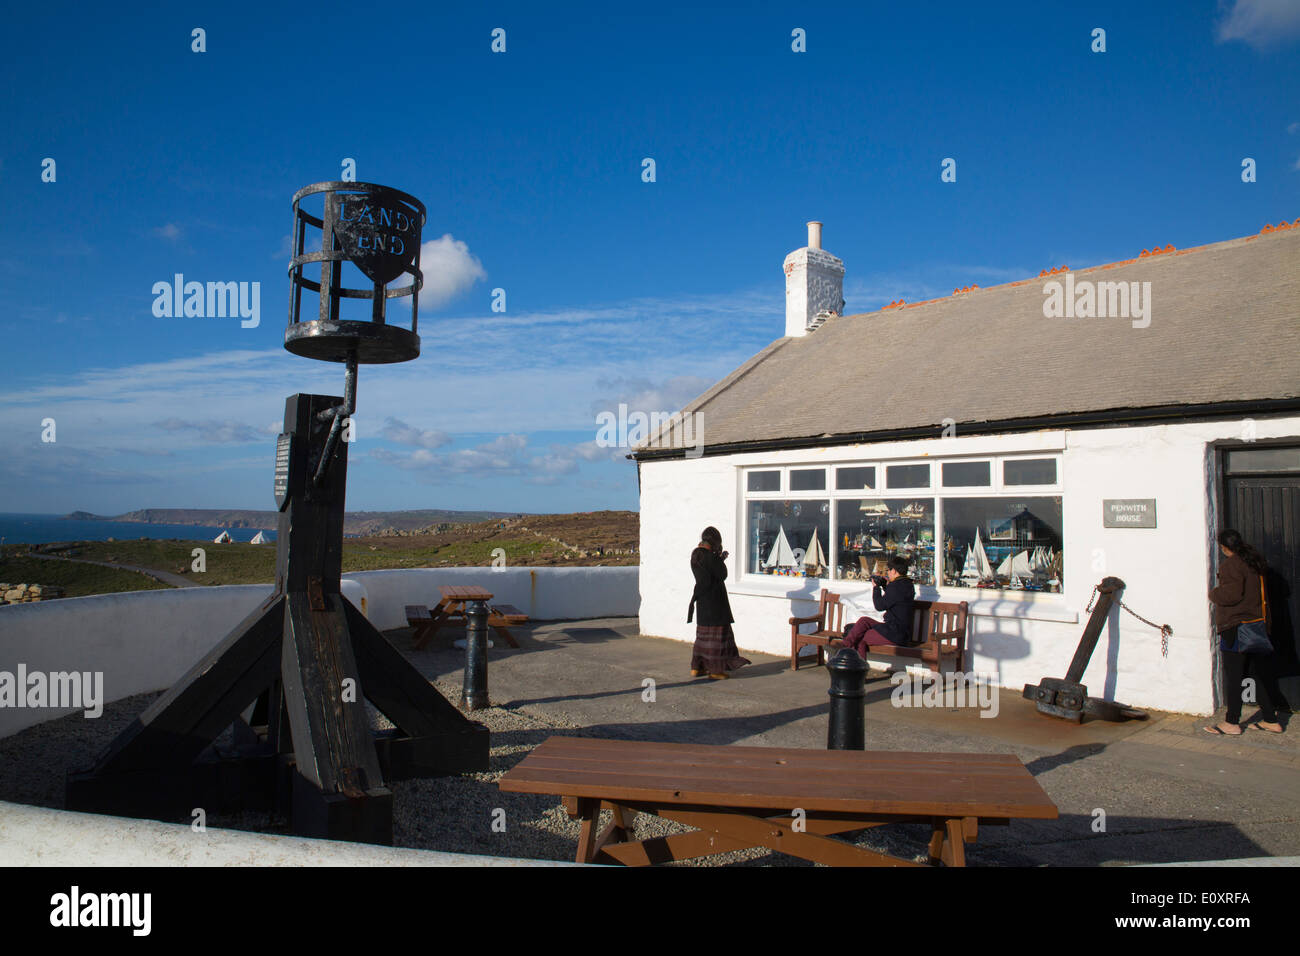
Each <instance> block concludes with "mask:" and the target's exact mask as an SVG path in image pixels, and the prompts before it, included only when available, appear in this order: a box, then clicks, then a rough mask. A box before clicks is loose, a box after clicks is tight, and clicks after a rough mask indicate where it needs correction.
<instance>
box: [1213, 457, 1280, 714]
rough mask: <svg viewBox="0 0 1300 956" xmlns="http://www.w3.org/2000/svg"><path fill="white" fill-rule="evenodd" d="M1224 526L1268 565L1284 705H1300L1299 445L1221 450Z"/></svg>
mask: <svg viewBox="0 0 1300 956" xmlns="http://www.w3.org/2000/svg"><path fill="white" fill-rule="evenodd" d="M1221 455H1222V457H1221V459H1220V461H1221V471H1220V474H1222V475H1223V491H1224V513H1223V519H1224V520H1223V527H1225V528H1236V529H1237V531H1239V532H1241V536H1242V538H1243V539H1245V541H1246V542H1247V543H1248V544H1251V545H1253V546H1254V547H1255V548H1257V549H1258V550H1259V552H1260V553H1261V554H1263V555H1264V560H1265V561H1267V562H1268V568H1269V573H1268V578H1267V580H1266V581H1265V587H1266V589H1267V595H1268V603H1269V617H1270V620H1271V625H1272V631H1271V633H1270V635H1269V636H1270V637H1271V638H1272V640H1273V646H1274V647H1275V648H1276V649H1277V665H1278V675H1279V677H1278V684H1279V686H1280V688H1281V691H1282V696H1283V697H1285V698H1286V701H1285V706H1286V707H1288V708H1289V709H1291V710H1292V711H1294V710H1295V709H1296V703H1297V702H1298V701H1300V647H1298V646H1297V638H1298V637H1300V635H1297V629H1296V603H1297V601H1296V588H1297V586H1298V585H1300V445H1271V446H1270V445H1256V444H1251V445H1241V446H1233V447H1226V448H1223V449H1221Z"/></svg>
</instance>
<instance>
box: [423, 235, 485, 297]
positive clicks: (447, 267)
mask: <svg viewBox="0 0 1300 956" xmlns="http://www.w3.org/2000/svg"><path fill="white" fill-rule="evenodd" d="M420 271H421V272H423V273H424V287H423V288H422V289H421V290H420V308H421V309H437V308H441V307H442V306H444V305H446V304H447V303H448V302H450V301H451V300H452V299H454V298H456V296H458V295H460V294H461V293H462V292H465V291H467V290H468V289H469V287H470V286H472V285H473V284H474V283H475V282H478V281H479V280H481V279H486V278H487V272H486V271H484V269H483V264H482V263H481V262H479V261H478V259H477V258H476V257H475V256H474V254H473V253H472V252H470V251H469V246H467V245H466V244H465V243H464V242H463V241H462V240H460V239H453V238H452V237H451V233H447V234H445V235H444V236H443V237H442V238H441V239H431V240H429V241H428V242H426V243H424V244H423V245H422V246H420Z"/></svg>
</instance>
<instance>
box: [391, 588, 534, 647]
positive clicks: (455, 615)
mask: <svg viewBox="0 0 1300 956" xmlns="http://www.w3.org/2000/svg"><path fill="white" fill-rule="evenodd" d="M438 593H439V594H441V595H442V600H440V601H439V602H438V604H437V606H436V607H435V608H434V609H433V610H432V611H430V610H429V608H427V607H425V606H424V605H421V604H408V605H406V623H407V625H408V626H410V627H412V628H414V629H415V636H414V641H413V644H412V646H413V647H414V648H415V649H416V650H417V651H418V650H421V649H422V648H423V647H424V646H425V645H426V644H428V643H429V642H430V641H431V640H433V638H434V637H435V636H436V635H437V633H438V631H439V630H440V629H441V628H442V626H443V625H444V624H450V623H460V624H464V623H465V604H466V603H467V602H469V601H483V602H484V603H486V602H488V601H491V600H492V592H490V591H486V590H484V589H483V588H481V587H477V586H475V585H465V584H444V585H442V586H441V587H439V588H438ZM487 623H488V627H490V628H492V630H493V631H495V632H496V634H497V636H498V637H500V638H501V639H502V640H503V641H505V642H506V643H507V644H509V645H510V646H511V647H515V648H517V647H518V646H519V642H518V641H516V640H515V637H514V635H513V634H511V633H510V628H511V627H512V626H515V625H518V624H527V623H528V615H527V614H525V613H524V612H523V611H521V610H519V608H517V607H515V606H514V605H512V604H494V605H489V606H488V620H487Z"/></svg>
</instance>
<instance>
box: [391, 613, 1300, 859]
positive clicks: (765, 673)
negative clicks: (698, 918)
mask: <svg viewBox="0 0 1300 956" xmlns="http://www.w3.org/2000/svg"><path fill="white" fill-rule="evenodd" d="M515 633H516V636H517V637H518V638H519V640H520V644H521V645H522V647H521V649H519V650H511V649H509V648H506V647H503V646H501V645H500V644H499V642H498V646H497V647H496V648H494V649H493V650H492V651H491V652H490V653H489V657H490V671H489V694H490V698H491V700H492V703H493V705H494V707H497V708H503V709H505V710H507V711H513V712H515V713H517V714H519V715H521V716H527V717H529V718H532V719H535V720H536V721H538V722H540V723H542V724H547V725H550V726H555V727H560V728H562V727H566V726H578V727H582V728H586V732H587V733H591V734H595V735H599V736H607V737H615V738H621V739H634V740H662V741H679V742H692V743H708V744H750V745H766V746H783V747H815V748H823V747H825V746H826V723H827V716H826V715H827V696H826V691H827V688H828V686H829V675H828V674H827V672H826V670H825V669H824V668H820V667H816V666H806V667H804V668H801V669H800V670H799V671H798V672H791V671H790V670H789V661H788V658H785V659H782V658H776V657H771V656H768V655H762V654H755V653H749V652H747V653H746V656H747V657H749V658H750V659H751V660H753V662H754V663H753V665H752V666H750V667H747V668H744V669H743V670H742V671H740V672H738V673H737V674H736V676H735V677H734V678H733V679H732V680H729V681H721V682H714V681H709V680H707V679H695V678H691V677H690V675H689V671H688V664H689V658H690V647H689V645H687V644H683V643H680V642H677V641H669V640H664V639H658V638H647V637H641V636H639V635H638V633H637V621H636V619H634V618H618V619H607V620H591V621H580V622H559V623H547V624H538V625H536V626H534V627H533V628H519V629H516V630H515ZM389 636H390V638H392V639H393V640H394V641H395V643H397V644H398V646H399V647H401V648H403V650H404V651H406V653H407V654H408V655H409V656H410V658H411V660H412V661H413V662H415V663H416V664H417V666H419V667H420V668H421V670H423V671H424V672H425V673H426V674H428V675H429V676H430V677H436V678H437V679H438V681H439V683H440V684H442V685H444V686H446V685H447V684H451V685H452V686H459V684H460V681H461V679H462V672H461V667H462V665H463V659H464V657H463V655H464V652H463V651H457V650H454V649H452V648H450V647H449V646H448V647H445V648H437V649H429V650H425V651H412V650H410V632H409V631H407V630H405V629H403V630H397V631H391V632H389ZM457 636H459V635H457ZM439 643H441V640H440V641H439ZM645 678H651V679H653V680H654V682H655V700H654V702H647V701H645V700H644V699H643V689H644V687H643V681H644V679H645ZM894 690H895V688H894V686H893V685H891V683H890V682H889V680H888V678H887V677H886V676H885V675H883V674H881V673H880V672H873V674H872V676H871V679H869V680H868V684H867V691H868V696H867V747H868V749H872V750H921V751H949V752H970V753H1013V754H1016V755H1017V756H1019V757H1020V758H1021V759H1022V760H1023V761H1024V762H1025V764H1026V766H1027V767H1028V768H1029V770H1030V771H1031V772H1032V773H1033V774H1034V775H1035V777H1036V778H1037V779H1038V781H1039V782H1040V784H1041V785H1042V786H1043V788H1044V789H1045V790H1046V791H1047V793H1048V794H1049V795H1050V796H1051V797H1052V799H1053V800H1054V801H1055V802H1056V804H1057V806H1058V807H1059V808H1060V811H1061V817H1060V819H1059V820H1055V821H1016V822H1014V823H1013V824H1012V825H1011V826H1010V827H1009V828H1005V829H1004V828H993V827H989V828H985V829H984V830H983V831H982V832H981V834H980V839H979V843H978V844H977V845H976V846H975V847H974V848H972V851H971V854H970V857H969V858H970V860H971V862H972V863H976V864H978V863H985V864H989V863H1001V864H1011V865H1035V864H1056V865H1098V864H1120V863H1172V862H1179V861H1186V860H1230V859H1238V858H1243V857H1262V856H1300V826H1297V822H1300V725H1296V726H1294V727H1290V728H1288V733H1287V734H1285V735H1283V736H1281V737H1275V736H1270V735H1266V734H1265V733H1263V732H1260V731H1256V730H1250V731H1248V732H1247V733H1246V734H1245V735H1243V736H1242V737H1240V738H1237V739H1219V738H1211V737H1209V736H1207V735H1205V734H1203V733H1201V731H1200V728H1201V726H1202V725H1204V724H1206V723H1210V722H1211V721H1210V719H1209V718H1193V717H1190V716H1186V715H1178V714H1162V713H1158V712H1156V713H1152V715H1151V718H1150V719H1149V720H1147V721H1145V722H1128V723H1106V722H1102V721H1094V722H1089V723H1086V724H1084V725H1082V726H1079V725H1074V724H1070V723H1067V722H1064V721H1060V720H1056V719H1053V718H1049V717H1045V716H1042V715H1040V714H1038V713H1037V711H1036V710H1035V708H1034V706H1033V705H1032V704H1031V703H1030V702H1029V701H1026V700H1024V699H1023V698H1021V696H1020V695H1019V693H1018V692H1013V691H1002V692H1001V693H1000V696H999V698H998V714H997V716H996V717H994V718H987V717H980V716H979V712H978V710H976V709H970V708H967V709H962V708H944V707H938V708H923V707H911V708H903V707H896V706H894V705H893V704H892V703H891V697H892V696H893V695H894ZM1251 713H1252V711H1251V710H1250V709H1249V708H1248V709H1247V715H1248V716H1249V715H1251ZM1219 716H1220V717H1221V716H1222V714H1220V715H1219ZM557 732H564V731H563V730H560V731H557ZM1098 811H1102V812H1104V830H1102V829H1100V827H1099V824H1100V822H1101V820H1102V817H1101V814H1100V813H1099V812H1098Z"/></svg>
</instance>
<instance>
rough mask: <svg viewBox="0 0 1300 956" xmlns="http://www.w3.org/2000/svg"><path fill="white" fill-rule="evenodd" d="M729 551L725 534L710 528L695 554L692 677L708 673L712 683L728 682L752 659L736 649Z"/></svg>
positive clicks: (690, 612) (689, 612)
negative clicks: (729, 589)
mask: <svg viewBox="0 0 1300 956" xmlns="http://www.w3.org/2000/svg"><path fill="white" fill-rule="evenodd" d="M726 560H727V552H726V551H723V550H722V535H721V534H719V533H718V529H717V528H714V527H708V528H705V529H704V532H703V533H702V534H701V535H700V543H699V545H698V546H696V548H695V550H694V551H692V552H691V573H692V574H694V575H695V592H694V594H692V595H691V606H690V608H689V609H687V611H686V620H687V623H689V622H690V620H691V618H692V616H694V617H695V621H696V623H695V647H694V648H693V649H692V650H691V676H692V677H699V676H701V675H703V674H708V675H709V677H710V678H711V679H712V680H725V679H726V678H727V677H729V676H730V675H729V674H728V673H727V671H734V670H737V669H738V668H741V667H744V666H745V665H746V664H748V663H749V661H748V660H746V659H745V658H743V657H741V656H740V653H739V651H737V649H736V637H735V635H734V634H732V632H731V625H732V622H733V621H735V618H734V617H732V616H731V602H730V601H729V600H727V565H726V564H725V563H724V562H725V561H726Z"/></svg>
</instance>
